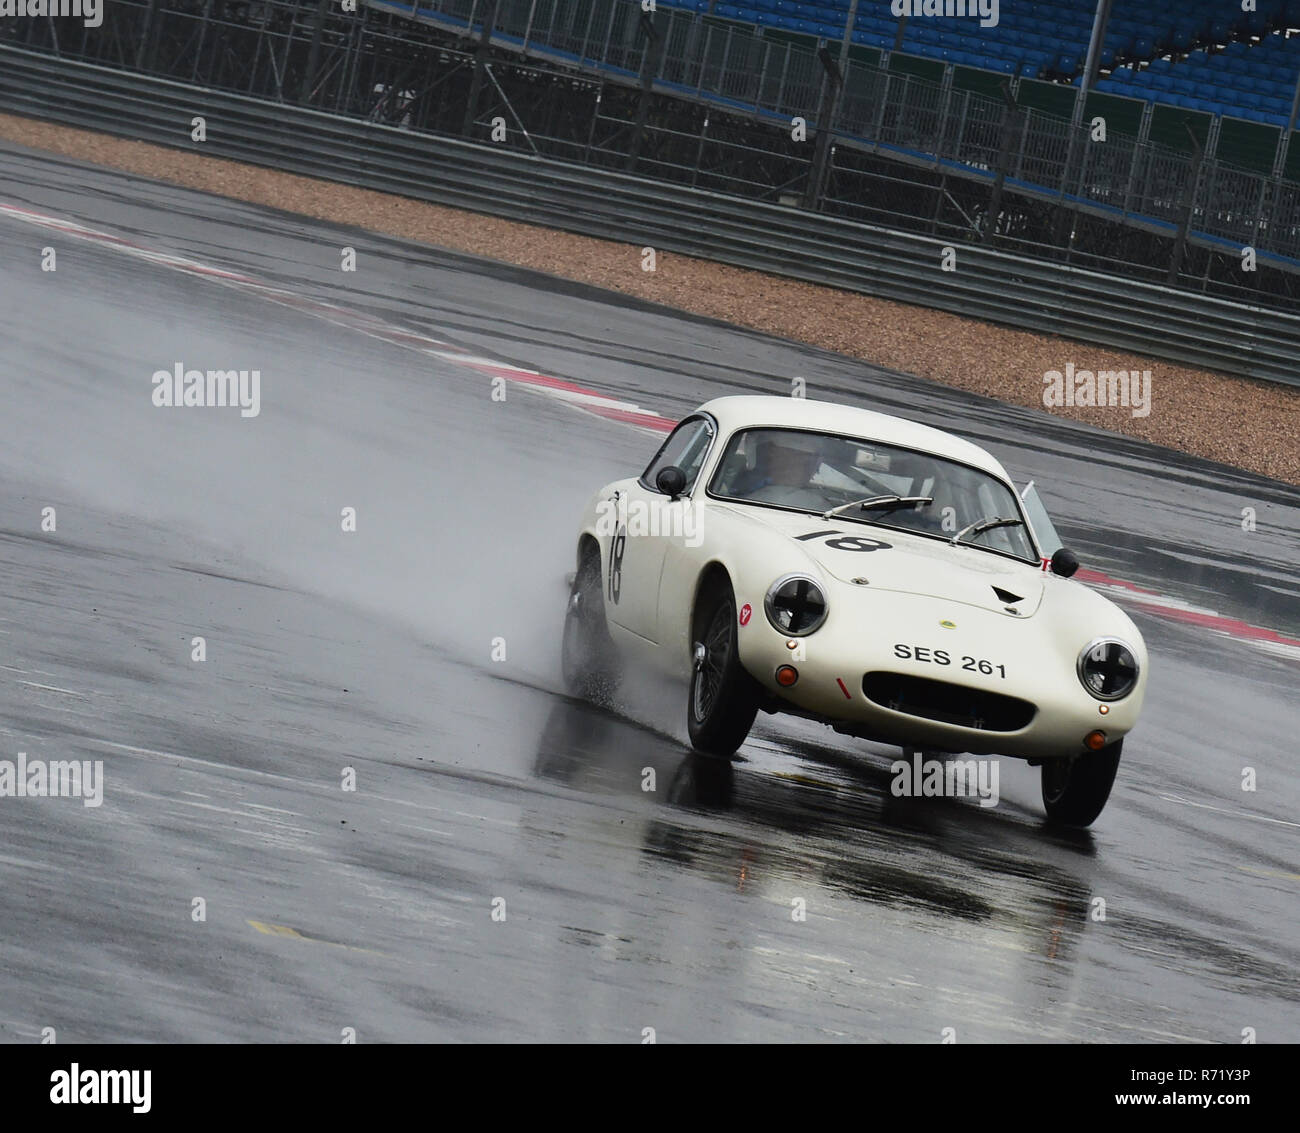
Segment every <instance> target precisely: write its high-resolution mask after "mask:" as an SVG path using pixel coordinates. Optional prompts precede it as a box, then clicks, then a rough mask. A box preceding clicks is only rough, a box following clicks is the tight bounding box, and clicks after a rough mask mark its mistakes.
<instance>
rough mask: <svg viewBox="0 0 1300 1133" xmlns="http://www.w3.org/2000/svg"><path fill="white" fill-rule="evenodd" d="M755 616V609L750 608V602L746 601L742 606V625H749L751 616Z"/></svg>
mask: <svg viewBox="0 0 1300 1133" xmlns="http://www.w3.org/2000/svg"><path fill="white" fill-rule="evenodd" d="M753 616H754V611H753V610H752V609H750V606H749V603H748V602H746V603H745V604H744V605H743V606H741V607H740V624H741V625H743V626H747V625H749V619H750V618H751V617H753Z"/></svg>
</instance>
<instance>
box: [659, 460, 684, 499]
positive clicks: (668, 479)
mask: <svg viewBox="0 0 1300 1133" xmlns="http://www.w3.org/2000/svg"><path fill="white" fill-rule="evenodd" d="M655 487H656V488H658V489H659V490H660V491H661V492H663V494H664V495H665V496H667V497H668V498H669V499H670V500H675V499H677V497H678V496H680V495H681V494H682V493H683V492H684V491H686V473H685V472H683V471H682V470H681V469H680V468H678V467H677V465H675V464H670V465H668V467H667V468H661V469H659V474H658V475H657V476H656V477H655Z"/></svg>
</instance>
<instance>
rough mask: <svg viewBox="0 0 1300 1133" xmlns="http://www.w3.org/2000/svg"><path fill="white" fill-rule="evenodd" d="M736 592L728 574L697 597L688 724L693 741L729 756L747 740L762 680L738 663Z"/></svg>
mask: <svg viewBox="0 0 1300 1133" xmlns="http://www.w3.org/2000/svg"><path fill="white" fill-rule="evenodd" d="M736 624H737V622H736V598H735V595H734V594H733V592H732V589H731V584H730V583H729V582H727V581H726V580H725V579H719V580H717V581H715V582H712V583H709V584H706V587H705V589H703V590H702V591H701V593H700V596H699V598H698V600H697V601H696V603H695V614H694V616H693V618H692V627H691V629H692V632H691V642H692V646H691V650H692V659H691V660H692V665H691V683H690V690H689V692H688V693H687V698H686V730H687V731H688V732H689V733H690V737H691V746H692V747H694V748H695V750H696V751H700V752H704V753H705V754H706V755H717V756H724V757H728V758H729V757H730V756H732V755H734V754H735V752H736V749H737V748H738V747H740V745H741V744H743V743H744V742H745V737H746V736H748V735H749V729H750V728H751V727H752V726H753V723H754V717H755V716H756V715H757V714H758V703H759V686H758V682H756V681H755V680H754V678H753V677H751V676H750V675H749V674H748V673H747V672H746V671H745V669H744V667H743V666H742V665H741V663H740V650H739V648H738V646H737V642H736Z"/></svg>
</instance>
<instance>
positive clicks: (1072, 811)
mask: <svg viewBox="0 0 1300 1133" xmlns="http://www.w3.org/2000/svg"><path fill="white" fill-rule="evenodd" d="M1123 750H1124V741H1123V740H1116V741H1115V742H1114V743H1113V744H1107V745H1106V746H1105V747H1104V748H1102V749H1101V750H1100V751H1090V752H1085V753H1084V754H1083V755H1079V756H1076V757H1075V758H1073V759H1047V760H1044V761H1043V768H1042V789H1043V806H1044V807H1045V808H1046V810H1047V817H1048V819H1049V820H1050V821H1052V822H1058V823H1060V824H1061V825H1062V826H1091V825H1092V823H1093V822H1094V821H1095V820H1096V818H1097V816H1098V815H1099V814H1101V812H1102V810H1103V809H1104V808H1105V806H1106V800H1107V799H1109V798H1110V790H1111V787H1112V786H1114V784H1115V773H1116V772H1117V771H1118V770H1119V757H1120V753H1121V752H1122V751H1123Z"/></svg>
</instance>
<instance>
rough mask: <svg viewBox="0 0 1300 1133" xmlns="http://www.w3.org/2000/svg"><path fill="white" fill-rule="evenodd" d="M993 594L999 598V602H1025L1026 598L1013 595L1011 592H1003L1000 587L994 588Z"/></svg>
mask: <svg viewBox="0 0 1300 1133" xmlns="http://www.w3.org/2000/svg"><path fill="white" fill-rule="evenodd" d="M993 593H994V594H996V595H997V596H998V601H999V602H1007V603H1012V602H1023V601H1024V597H1023V596H1022V595H1020V594H1012V593H1011V591H1010V590H1003V589H1002V587H1000V586H995V587H993Z"/></svg>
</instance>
